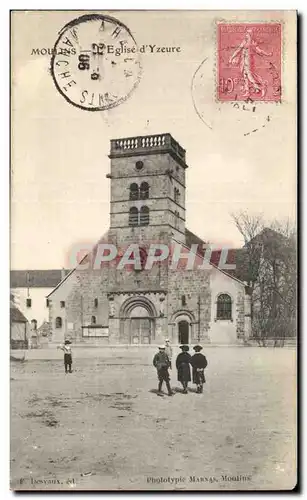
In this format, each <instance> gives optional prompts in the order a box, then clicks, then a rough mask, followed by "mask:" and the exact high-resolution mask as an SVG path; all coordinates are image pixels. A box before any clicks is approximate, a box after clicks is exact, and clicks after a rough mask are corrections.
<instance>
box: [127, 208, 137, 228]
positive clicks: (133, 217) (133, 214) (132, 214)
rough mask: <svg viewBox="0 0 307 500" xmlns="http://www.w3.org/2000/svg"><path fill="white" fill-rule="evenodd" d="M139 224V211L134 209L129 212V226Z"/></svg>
mask: <svg viewBox="0 0 307 500" xmlns="http://www.w3.org/2000/svg"><path fill="white" fill-rule="evenodd" d="M138 223H139V211H138V209H137V208H136V207H131V208H130V210H129V226H137V225H138Z"/></svg>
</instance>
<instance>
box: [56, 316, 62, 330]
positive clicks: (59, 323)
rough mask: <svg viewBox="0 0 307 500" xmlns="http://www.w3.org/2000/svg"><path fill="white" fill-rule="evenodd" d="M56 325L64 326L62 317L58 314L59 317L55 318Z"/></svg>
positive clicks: (57, 326) (58, 326)
mask: <svg viewBox="0 0 307 500" xmlns="http://www.w3.org/2000/svg"><path fill="white" fill-rule="evenodd" d="M55 327H56V328H62V318H61V317H60V316H58V317H57V318H55Z"/></svg>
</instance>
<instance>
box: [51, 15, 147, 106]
mask: <svg viewBox="0 0 307 500" xmlns="http://www.w3.org/2000/svg"><path fill="white" fill-rule="evenodd" d="M51 74H52V77H53V81H54V83H55V86H56V88H57V89H58V91H59V92H60V93H61V94H62V95H63V96H64V98H65V99H66V100H67V101H68V102H69V103H70V104H73V105H74V106H77V107H79V108H81V109H85V110H88V111H103V110H106V109H110V108H113V107H115V106H118V105H119V104H121V103H122V102H124V101H125V100H126V99H127V98H128V97H129V96H130V95H131V93H132V92H133V90H134V89H135V88H136V86H137V85H138V83H139V80H140V74H141V65H140V58H139V51H138V47H137V44H136V42H135V39H134V37H133V35H132V33H131V32H130V30H129V29H128V28H127V26H125V25H124V24H123V23H122V22H120V21H118V20H117V19H115V18H113V17H110V16H104V15H101V14H87V15H83V16H81V17H79V18H77V19H75V20H73V21H71V22H69V23H68V24H67V25H66V26H64V28H63V29H62V30H61V31H60V33H59V37H58V39H57V41H56V43H55V46H54V51H53V56H52V58H51Z"/></svg>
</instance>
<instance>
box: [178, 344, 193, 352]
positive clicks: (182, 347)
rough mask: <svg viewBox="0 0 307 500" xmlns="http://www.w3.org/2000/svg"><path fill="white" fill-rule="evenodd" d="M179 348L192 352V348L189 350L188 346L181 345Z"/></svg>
mask: <svg viewBox="0 0 307 500" xmlns="http://www.w3.org/2000/svg"><path fill="white" fill-rule="evenodd" d="M179 348H180V349H182V350H183V351H189V350H190V348H189V346H188V345H180V346H179Z"/></svg>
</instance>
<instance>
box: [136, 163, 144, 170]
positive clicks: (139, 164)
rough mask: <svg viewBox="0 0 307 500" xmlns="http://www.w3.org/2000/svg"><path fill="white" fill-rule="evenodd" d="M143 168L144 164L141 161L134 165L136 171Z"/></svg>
mask: <svg viewBox="0 0 307 500" xmlns="http://www.w3.org/2000/svg"><path fill="white" fill-rule="evenodd" d="M143 167H144V163H143V162H142V161H137V162H136V164H135V168H136V169H137V170H142V168H143Z"/></svg>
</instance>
